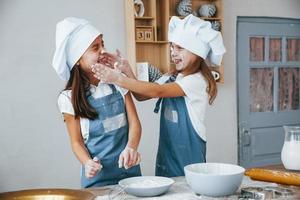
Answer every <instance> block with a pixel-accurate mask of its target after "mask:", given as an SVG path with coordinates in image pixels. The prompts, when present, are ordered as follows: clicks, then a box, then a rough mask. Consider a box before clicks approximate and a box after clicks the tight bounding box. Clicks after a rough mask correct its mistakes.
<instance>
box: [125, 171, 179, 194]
mask: <svg viewBox="0 0 300 200" xmlns="http://www.w3.org/2000/svg"><path fill="white" fill-rule="evenodd" d="M173 183H174V180H173V179H171V178H166V177H160V176H137V177H132V178H126V179H123V180H121V181H119V185H120V186H121V187H122V188H123V189H124V190H125V192H126V193H128V194H131V195H134V196H139V197H153V196H158V195H161V194H164V193H166V192H167V191H168V190H169V188H170V187H171V186H172V184H173Z"/></svg>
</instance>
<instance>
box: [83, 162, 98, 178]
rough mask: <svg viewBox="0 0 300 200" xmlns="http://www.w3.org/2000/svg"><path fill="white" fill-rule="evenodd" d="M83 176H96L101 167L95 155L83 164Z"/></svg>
mask: <svg viewBox="0 0 300 200" xmlns="http://www.w3.org/2000/svg"><path fill="white" fill-rule="evenodd" d="M84 169H85V176H86V177H87V178H88V179H90V178H93V177H94V176H96V174H97V173H98V172H99V171H100V170H101V169H102V165H101V164H100V161H99V159H98V158H97V157H94V158H93V160H92V159H90V160H88V161H87V162H86V163H85V164H84Z"/></svg>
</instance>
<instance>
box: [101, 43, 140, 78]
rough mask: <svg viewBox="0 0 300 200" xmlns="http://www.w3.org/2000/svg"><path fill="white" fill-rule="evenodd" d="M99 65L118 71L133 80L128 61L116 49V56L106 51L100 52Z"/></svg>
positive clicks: (133, 76)
mask: <svg viewBox="0 0 300 200" xmlns="http://www.w3.org/2000/svg"><path fill="white" fill-rule="evenodd" d="M99 63H101V64H103V65H105V66H108V67H110V68H112V69H118V70H120V71H121V72H122V73H124V74H125V75H126V76H128V77H130V78H135V75H134V73H133V72H132V69H131V66H130V64H129V62H128V60H127V59H126V58H124V57H123V56H122V54H121V52H120V51H119V50H118V49H117V50H116V54H113V53H108V52H106V51H103V52H101V56H100V59H99Z"/></svg>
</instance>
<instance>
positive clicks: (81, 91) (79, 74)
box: [64, 65, 98, 120]
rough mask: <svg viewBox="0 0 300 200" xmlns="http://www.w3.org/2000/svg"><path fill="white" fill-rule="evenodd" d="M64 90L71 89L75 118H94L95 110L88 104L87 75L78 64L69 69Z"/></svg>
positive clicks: (88, 83)
mask: <svg viewBox="0 0 300 200" xmlns="http://www.w3.org/2000/svg"><path fill="white" fill-rule="evenodd" d="M64 90H71V91H72V92H71V102H72V105H73V108H74V112H75V118H78V117H82V118H88V119H91V120H93V119H96V118H97V117H98V113H97V111H96V110H95V109H94V108H93V107H92V106H91V105H90V104H89V102H88V100H87V98H88V97H89V96H90V95H91V92H90V81H89V78H88V76H87V75H86V74H85V72H84V71H83V70H81V69H80V66H79V65H75V66H74V67H73V69H72V70H71V74H70V78H69V81H68V82H67V84H66V87H65V89H64Z"/></svg>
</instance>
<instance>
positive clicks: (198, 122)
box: [93, 15, 225, 177]
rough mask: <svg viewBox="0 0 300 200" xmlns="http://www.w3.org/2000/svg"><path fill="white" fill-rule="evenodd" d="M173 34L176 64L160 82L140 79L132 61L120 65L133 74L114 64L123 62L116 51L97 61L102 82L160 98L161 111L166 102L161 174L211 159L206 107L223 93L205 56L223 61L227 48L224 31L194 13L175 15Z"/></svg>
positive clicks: (158, 165) (181, 171)
mask: <svg viewBox="0 0 300 200" xmlns="http://www.w3.org/2000/svg"><path fill="white" fill-rule="evenodd" d="M168 39H169V42H170V47H171V58H172V60H173V62H174V63H175V65H176V67H175V69H172V70H171V71H170V72H169V73H168V74H166V75H164V76H163V77H161V78H160V79H159V80H158V81H157V82H156V83H149V82H144V81H138V80H136V78H135V77H134V76H133V75H132V74H133V73H132V72H130V66H129V65H127V66H120V67H119V69H122V71H123V72H124V73H125V74H126V75H127V76H128V77H126V76H123V75H121V74H120V73H118V70H115V69H111V66H117V65H116V63H110V60H112V62H114V61H115V60H114V59H112V58H114V57H116V56H109V57H108V58H107V59H106V61H105V62H102V63H101V64H96V65H94V66H93V71H94V72H95V76H96V77H98V78H99V79H101V80H102V81H106V82H108V83H114V84H117V85H119V86H121V87H124V88H127V89H129V90H130V91H132V92H134V93H133V94H134V95H135V97H136V98H137V99H138V100H146V99H149V98H156V97H158V98H159V100H158V102H157V104H156V107H155V112H158V111H159V109H160V105H161V115H160V137H159V147H158V153H157V157H156V175H159V176H168V177H173V176H184V166H186V165H188V164H192V163H199V162H206V128H205V125H204V118H205V111H206V107H207V105H208V104H212V102H213V100H214V99H215V97H216V95H217V86H216V82H215V80H214V77H213V76H212V74H211V71H210V69H209V68H208V66H207V65H206V63H205V59H207V60H209V61H210V62H211V63H213V64H216V65H220V64H221V61H222V56H223V54H224V53H225V47H224V45H223V40H222V36H221V33H220V32H218V31H215V30H213V29H212V27H211V24H210V22H208V21H204V20H202V19H200V18H197V17H195V16H193V15H189V16H187V17H185V18H184V19H180V18H178V17H175V16H174V17H172V18H171V20H170V23H169V32H168ZM123 63H128V62H123ZM114 64H115V65H114ZM117 64H118V63H117ZM128 72H130V73H128Z"/></svg>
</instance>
